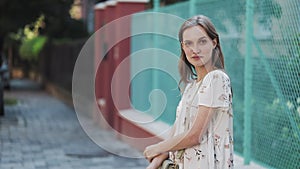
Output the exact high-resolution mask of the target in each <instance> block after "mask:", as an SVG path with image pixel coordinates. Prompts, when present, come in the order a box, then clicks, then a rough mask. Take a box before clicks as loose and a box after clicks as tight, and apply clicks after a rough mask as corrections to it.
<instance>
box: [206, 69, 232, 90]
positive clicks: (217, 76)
mask: <svg viewBox="0 0 300 169" xmlns="http://www.w3.org/2000/svg"><path fill="white" fill-rule="evenodd" d="M212 83H230V78H229V76H228V75H227V74H226V73H225V72H224V71H223V70H220V69H217V70H213V71H211V72H209V73H208V74H207V75H206V76H205V77H204V79H203V84H206V85H209V86H210V85H211V84H212Z"/></svg>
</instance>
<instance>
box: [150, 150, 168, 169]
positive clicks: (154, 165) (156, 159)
mask: <svg viewBox="0 0 300 169" xmlns="http://www.w3.org/2000/svg"><path fill="white" fill-rule="evenodd" d="M168 157H169V155H168V153H165V154H161V155H158V156H156V157H154V158H153V160H152V161H151V163H150V164H149V165H148V167H147V168H146V169H157V168H158V167H160V166H161V164H162V163H163V161H164V160H165V159H167V158H168Z"/></svg>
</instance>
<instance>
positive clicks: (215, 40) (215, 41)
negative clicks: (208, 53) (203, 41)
mask: <svg viewBox="0 0 300 169" xmlns="http://www.w3.org/2000/svg"><path fill="white" fill-rule="evenodd" d="M217 44H218V42H217V38H215V39H214V40H213V46H214V48H216V46H217Z"/></svg>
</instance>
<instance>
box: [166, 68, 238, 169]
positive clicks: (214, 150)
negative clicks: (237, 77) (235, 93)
mask: <svg viewBox="0 0 300 169" xmlns="http://www.w3.org/2000/svg"><path fill="white" fill-rule="evenodd" d="M195 94H196V95H195ZM194 95H195V97H194ZM190 102H191V103H190ZM199 105H204V106H208V107H212V108H214V110H215V114H214V116H213V117H212V120H211V121H210V122H209V124H208V127H207V131H206V132H205V133H204V135H203V137H202V138H201V139H200V140H201V141H200V143H199V145H195V146H193V147H190V148H187V149H185V152H184V154H183V156H184V158H181V159H175V161H177V163H180V164H181V165H180V166H182V168H181V169H225V168H226V169H233V137H232V134H233V123H232V120H233V113H232V93H231V85H230V79H229V77H228V76H227V75H226V73H224V72H223V71H221V70H214V71H211V72H209V73H208V74H207V75H206V76H205V77H204V79H203V81H202V83H197V82H196V81H194V82H191V83H189V84H188V85H187V86H186V89H185V91H184V93H183V95H182V98H181V101H180V103H179V105H178V107H177V111H176V129H175V135H178V134H180V133H182V132H184V131H186V129H187V128H190V127H191V125H192V124H193V123H194V120H195V117H196V115H197V113H198V108H199ZM187 111H188V112H189V113H187ZM187 126H188V127H187ZM176 153H177V152H175V153H174V154H176ZM171 156H172V157H176V155H175V156H174V155H173V153H171Z"/></svg>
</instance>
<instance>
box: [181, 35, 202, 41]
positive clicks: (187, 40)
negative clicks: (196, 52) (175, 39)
mask: <svg viewBox="0 0 300 169" xmlns="http://www.w3.org/2000/svg"><path fill="white" fill-rule="evenodd" d="M204 38H207V37H206V36H202V37H200V38H199V39H198V40H200V39H204ZM186 41H191V40H184V41H183V42H186Z"/></svg>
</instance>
